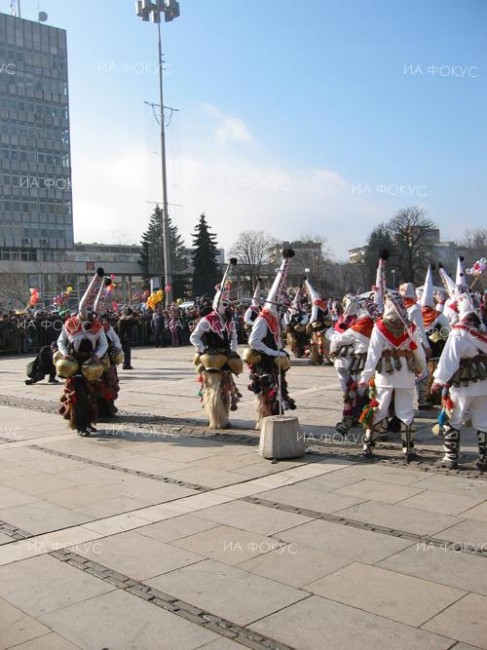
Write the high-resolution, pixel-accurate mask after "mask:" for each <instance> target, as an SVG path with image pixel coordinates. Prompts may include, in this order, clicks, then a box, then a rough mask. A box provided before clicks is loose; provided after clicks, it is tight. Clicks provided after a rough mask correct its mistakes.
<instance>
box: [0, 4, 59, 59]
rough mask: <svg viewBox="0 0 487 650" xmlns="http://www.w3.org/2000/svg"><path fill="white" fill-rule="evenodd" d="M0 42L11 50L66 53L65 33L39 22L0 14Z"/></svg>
mask: <svg viewBox="0 0 487 650" xmlns="http://www.w3.org/2000/svg"><path fill="white" fill-rule="evenodd" d="M0 42H2V43H5V44H7V45H8V46H9V47H11V48H16V47H19V48H25V47H29V48H31V49H34V50H39V51H42V52H50V53H54V54H57V53H58V52H65V51H66V32H65V30H64V29H59V28H57V27H51V26H49V25H43V24H42V23H40V22H35V21H30V20H19V19H18V18H17V17H15V16H9V15H7V14H0Z"/></svg>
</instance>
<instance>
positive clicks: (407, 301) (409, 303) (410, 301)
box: [402, 298, 416, 309]
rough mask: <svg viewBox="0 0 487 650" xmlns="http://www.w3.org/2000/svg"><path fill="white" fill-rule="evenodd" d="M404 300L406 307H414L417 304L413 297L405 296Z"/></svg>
mask: <svg viewBox="0 0 487 650" xmlns="http://www.w3.org/2000/svg"><path fill="white" fill-rule="evenodd" d="M402 301H403V303H404V306H405V307H406V309H409V307H412V306H413V305H415V304H416V301H415V300H413V298H403V299H402Z"/></svg>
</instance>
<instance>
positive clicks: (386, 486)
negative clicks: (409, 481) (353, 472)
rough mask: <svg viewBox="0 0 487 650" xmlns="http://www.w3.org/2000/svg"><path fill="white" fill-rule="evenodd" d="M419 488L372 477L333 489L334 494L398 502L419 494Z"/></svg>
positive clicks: (383, 501) (381, 501)
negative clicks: (376, 479) (375, 479)
mask: <svg viewBox="0 0 487 650" xmlns="http://www.w3.org/2000/svg"><path fill="white" fill-rule="evenodd" d="M420 492H421V490H420V489H419V490H418V489H417V488H413V487H407V486H404V485H394V484H393V483H386V482H385V481H374V480H372V479H364V480H363V481H359V482H357V483H353V484H352V485H347V486H345V487H342V488H339V489H338V490H335V491H334V494H345V495H347V496H356V497H362V498H364V497H365V498H366V499H367V500H368V501H379V502H380V503H391V504H394V503H399V502H400V501H401V502H403V503H402V504H401V505H404V500H405V499H406V500H407V499H408V497H413V496H414V495H416V494H419V493H420Z"/></svg>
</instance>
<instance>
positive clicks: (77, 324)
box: [64, 316, 103, 336]
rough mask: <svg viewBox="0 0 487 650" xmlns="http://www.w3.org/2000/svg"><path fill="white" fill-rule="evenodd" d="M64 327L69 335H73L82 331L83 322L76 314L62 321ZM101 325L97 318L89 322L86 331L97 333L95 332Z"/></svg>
mask: <svg viewBox="0 0 487 650" xmlns="http://www.w3.org/2000/svg"><path fill="white" fill-rule="evenodd" d="M64 327H65V328H66V331H67V332H68V334H69V336H74V335H75V334H79V333H80V332H84V330H83V323H82V321H81V320H80V318H79V317H78V316H71V317H70V318H68V320H67V321H66V322H65V323H64ZM102 327H103V325H102V324H101V322H100V321H99V320H94V321H93V322H92V323H91V327H90V329H89V330H88V331H89V332H90V333H91V334H97V332H99V331H100V329H101V328H102Z"/></svg>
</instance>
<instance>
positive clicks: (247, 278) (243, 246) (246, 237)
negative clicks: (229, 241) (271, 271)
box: [230, 230, 276, 295]
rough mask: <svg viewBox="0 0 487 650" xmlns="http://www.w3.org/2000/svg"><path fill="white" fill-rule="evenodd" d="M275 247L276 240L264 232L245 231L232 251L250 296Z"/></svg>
mask: <svg viewBox="0 0 487 650" xmlns="http://www.w3.org/2000/svg"><path fill="white" fill-rule="evenodd" d="M275 245H276V240H275V239H274V238H273V237H271V236H270V235H268V234H267V233H265V232H264V231H263V230H244V231H243V232H241V233H240V234H239V236H238V238H237V241H236V242H235V243H234V244H233V246H232V248H231V249H230V255H232V256H234V257H236V258H237V260H238V266H239V269H240V274H241V277H242V279H243V281H244V283H245V289H246V291H248V292H249V294H250V295H251V294H252V293H253V290H254V286H255V283H256V281H257V278H258V277H259V276H260V275H261V274H262V270H263V267H264V265H265V264H266V263H267V262H268V260H269V254H270V253H271V251H272V249H273V248H274V247H275Z"/></svg>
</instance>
